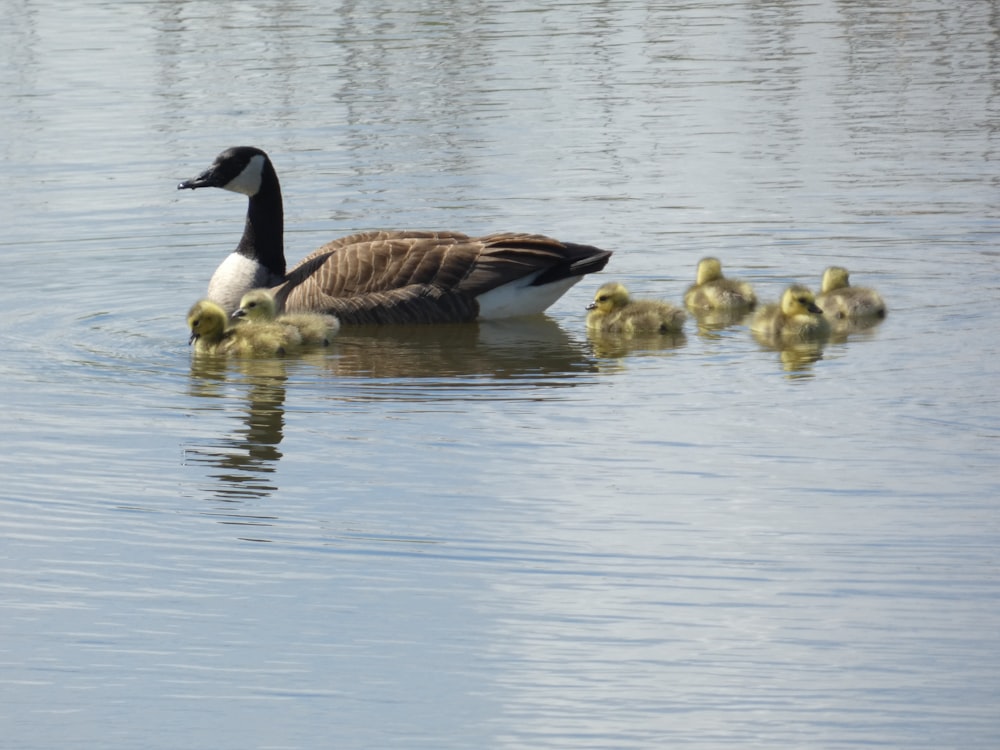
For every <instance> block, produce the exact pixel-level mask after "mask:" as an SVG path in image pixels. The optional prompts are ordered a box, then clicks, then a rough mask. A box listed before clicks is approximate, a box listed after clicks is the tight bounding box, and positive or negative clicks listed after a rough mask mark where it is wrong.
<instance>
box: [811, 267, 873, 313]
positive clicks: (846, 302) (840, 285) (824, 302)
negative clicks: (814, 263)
mask: <svg viewBox="0 0 1000 750" xmlns="http://www.w3.org/2000/svg"><path fill="white" fill-rule="evenodd" d="M816 304H817V305H819V306H820V307H821V308H822V309H823V314H824V315H826V317H828V318H831V319H833V320H840V321H856V320H864V319H868V320H871V319H875V318H884V317H885V314H886V306H885V300H883V299H882V295H880V294H879V293H878V292H876V291H875V290H874V289H867V288H865V287H858V286H851V284H850V274H848V273H847V269H846V268H842V267H840V266H830V267H829V268H827V269H826V270H825V271H823V284H822V287H821V294H820V295H819V297H817V299H816Z"/></svg>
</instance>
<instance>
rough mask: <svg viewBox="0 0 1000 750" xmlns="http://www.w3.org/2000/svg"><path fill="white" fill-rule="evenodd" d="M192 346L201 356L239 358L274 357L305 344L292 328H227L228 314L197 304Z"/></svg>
mask: <svg viewBox="0 0 1000 750" xmlns="http://www.w3.org/2000/svg"><path fill="white" fill-rule="evenodd" d="M187 322H188V328H190V329H191V338H190V340H189V343H190V344H192V345H193V346H194V351H195V353H197V354H232V355H235V356H238V357H273V356H276V355H280V354H285V353H286V352H287V351H289V350H290V349H294V348H295V347H297V346H298V345H299V344H301V342H302V338H301V336H300V335H299V333H298V331H297V330H296V329H295V328H292V327H291V326H280V325H276V324H274V323H261V324H258V325H252V326H235V327H232V328H227V327H226V324H227V322H228V321H227V318H226V311H225V310H223V309H222V308H221V307H220V306H219V305H217V304H215V303H214V302H212V301H210V300H206V299H203V300H199V301H198V302H195V303H194V305H193V306H192V307H191V309H190V310H189V311H188V317H187Z"/></svg>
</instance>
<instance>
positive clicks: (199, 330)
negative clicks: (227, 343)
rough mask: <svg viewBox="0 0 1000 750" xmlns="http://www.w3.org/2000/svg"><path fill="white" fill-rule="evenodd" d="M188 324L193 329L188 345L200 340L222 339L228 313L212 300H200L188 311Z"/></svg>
mask: <svg viewBox="0 0 1000 750" xmlns="http://www.w3.org/2000/svg"><path fill="white" fill-rule="evenodd" d="M187 322H188V328H190V329H191V337H190V338H189V339H188V344H193V343H194V342H195V341H197V340H198V339H200V338H205V339H207V340H209V341H211V340H213V339H220V338H222V334H223V333H224V332H225V330H226V311H225V310H223V309H222V308H221V307H219V306H218V305H217V304H215V303H214V302H212V301H210V300H207V299H203V300H199V301H198V302H195V303H194V305H192V306H191V309H190V310H188V316H187Z"/></svg>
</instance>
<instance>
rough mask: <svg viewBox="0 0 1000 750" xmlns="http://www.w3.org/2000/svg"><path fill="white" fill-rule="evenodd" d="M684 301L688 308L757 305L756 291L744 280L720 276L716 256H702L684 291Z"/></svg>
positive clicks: (743, 308)
mask: <svg viewBox="0 0 1000 750" xmlns="http://www.w3.org/2000/svg"><path fill="white" fill-rule="evenodd" d="M684 304H685V306H686V307H687V308H688V310H691V311H692V312H694V311H708V310H725V311H732V312H747V311H749V310H753V309H754V307H756V306H757V295H756V294H755V293H754V291H753V287H752V286H750V284H748V283H747V282H745V281H740V280H739V279H727V278H726V277H724V276H723V275H722V263H721V261H719V259H718V258H702V259H701V260H700V261H698V271H697V273H696V275H695V282H694V284H692V285H691V286H689V287H688V289H687V291H686V292H684Z"/></svg>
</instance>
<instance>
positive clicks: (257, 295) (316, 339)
mask: <svg viewBox="0 0 1000 750" xmlns="http://www.w3.org/2000/svg"><path fill="white" fill-rule="evenodd" d="M233 320H235V321H240V320H243V321H246V322H247V323H249V324H252V325H258V324H260V323H276V324H278V325H283V326H291V327H292V328H294V329H295V330H296V331H298V334H299V338H300V339H301V340H302V344H303V345H304V346H328V345H329V344H330V340H331V339H332V338H333V337H334V336H336V335H337V331H339V330H340V321H339V320H337V319H336V318H335V317H334V316H332V315H324V314H323V313H308V312H302V313H282V314H281V315H278V310H277V303H276V302H275V301H274V295H272V294H271V292H269V291H268V290H267V289H252V290H250V291H249V292H247V293H246V294H244V295H243V298H242V299H241V300H240V306H239V308H238V309H237V310H236V312H234V313H233Z"/></svg>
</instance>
